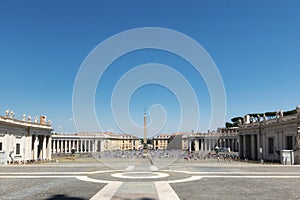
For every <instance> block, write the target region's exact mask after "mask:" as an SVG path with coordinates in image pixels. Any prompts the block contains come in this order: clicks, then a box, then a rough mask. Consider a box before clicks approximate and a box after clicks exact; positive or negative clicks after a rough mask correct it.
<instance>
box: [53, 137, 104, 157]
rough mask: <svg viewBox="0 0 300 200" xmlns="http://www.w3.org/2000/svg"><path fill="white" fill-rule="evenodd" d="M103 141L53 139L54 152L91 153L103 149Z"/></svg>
mask: <svg viewBox="0 0 300 200" xmlns="http://www.w3.org/2000/svg"><path fill="white" fill-rule="evenodd" d="M101 145H103V142H102V141H101V140H99V139H82V138H76V139H60V138H55V139H52V153H72V149H74V153H90V152H100V151H103V147H101Z"/></svg>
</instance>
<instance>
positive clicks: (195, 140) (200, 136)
mask: <svg viewBox="0 0 300 200" xmlns="http://www.w3.org/2000/svg"><path fill="white" fill-rule="evenodd" d="M216 147H217V148H227V149H228V150H230V151H235V152H238V151H239V136H238V129H237V128H218V129H217V131H209V132H207V133H191V134H190V135H185V136H183V138H182V149H183V150H186V151H190V152H191V151H196V152H198V151H211V150H212V149H214V148H216Z"/></svg>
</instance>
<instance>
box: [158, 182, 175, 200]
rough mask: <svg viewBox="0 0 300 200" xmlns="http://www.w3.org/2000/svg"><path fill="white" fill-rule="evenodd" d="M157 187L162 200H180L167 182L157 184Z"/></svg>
mask: <svg viewBox="0 0 300 200" xmlns="http://www.w3.org/2000/svg"><path fill="white" fill-rule="evenodd" d="M155 187H156V191H157V194H158V197H159V199H160V200H167V199H172V200H180V199H179V197H178V196H177V194H176V193H175V192H174V190H173V189H172V187H171V186H170V184H169V183H168V182H167V181H160V182H155Z"/></svg>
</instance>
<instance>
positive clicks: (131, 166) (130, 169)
mask: <svg viewBox="0 0 300 200" xmlns="http://www.w3.org/2000/svg"><path fill="white" fill-rule="evenodd" d="M134 168H135V166H134V165H129V166H128V167H127V168H126V169H125V171H132V170H133V169H134Z"/></svg>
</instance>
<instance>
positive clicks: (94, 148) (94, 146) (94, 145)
mask: <svg viewBox="0 0 300 200" xmlns="http://www.w3.org/2000/svg"><path fill="white" fill-rule="evenodd" d="M128 145H129V144H128ZM92 147H93V149H92V152H96V151H95V150H96V144H95V140H92Z"/></svg>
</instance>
